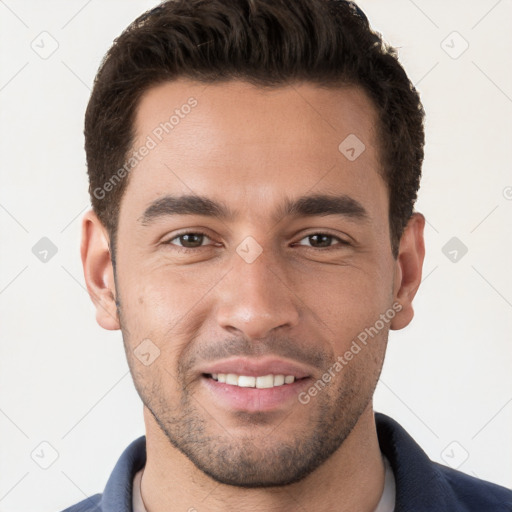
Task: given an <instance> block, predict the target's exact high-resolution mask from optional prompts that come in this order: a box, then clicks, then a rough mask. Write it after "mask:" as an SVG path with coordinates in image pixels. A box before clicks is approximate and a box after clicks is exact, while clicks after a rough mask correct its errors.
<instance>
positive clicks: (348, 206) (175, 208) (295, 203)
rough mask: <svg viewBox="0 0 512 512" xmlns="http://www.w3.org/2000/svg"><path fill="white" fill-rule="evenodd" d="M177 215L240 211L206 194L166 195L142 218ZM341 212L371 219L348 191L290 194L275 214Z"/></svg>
mask: <svg viewBox="0 0 512 512" xmlns="http://www.w3.org/2000/svg"><path fill="white" fill-rule="evenodd" d="M174 215H203V216H206V217H212V218H218V219H221V220H226V221H229V220H232V219H234V218H235V217H236V216H237V212H236V211H233V210H231V209H230V208H228V207H227V206H226V205H225V204H223V203H221V202H216V201H213V200H211V199H209V198H208V197H205V196H198V195H183V196H173V195H166V196H164V197H161V198H159V199H157V200H155V201H154V202H153V203H151V204H150V205H149V206H148V207H147V208H146V210H145V211H144V213H143V214H142V216H141V217H140V218H139V222H140V223H141V224H142V225H143V226H148V225H150V224H151V223H152V222H154V221H156V220H158V219H160V218H162V217H170V216H174ZM326 215H338V216H342V217H347V218H350V219H353V220H358V221H368V220H369V215H368V212H367V211H366V209H365V208H364V207H363V205H362V204H361V203H360V202H359V201H356V200H355V199H354V198H352V197H350V196H348V195H337V196H335V195H328V194H315V195H310V196H302V197H299V198H297V199H290V198H287V199H286V200H285V202H284V204H283V205H281V206H280V207H279V208H278V209H277V211H276V213H275V214H274V216H273V219H274V220H276V221H278V220H281V219H282V218H284V217H289V216H294V217H313V216H326Z"/></svg>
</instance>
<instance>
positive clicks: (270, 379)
mask: <svg viewBox="0 0 512 512" xmlns="http://www.w3.org/2000/svg"><path fill="white" fill-rule="evenodd" d="M212 379H214V380H216V381H218V382H225V383H226V384H230V385H231V386H239V387H241V388H258V389H267V388H274V387H276V386H283V385H284V384H293V383H294V382H295V377H294V376H293V375H281V374H279V375H273V374H269V375H260V376H259V377H253V376H250V375H236V374H235V373H212Z"/></svg>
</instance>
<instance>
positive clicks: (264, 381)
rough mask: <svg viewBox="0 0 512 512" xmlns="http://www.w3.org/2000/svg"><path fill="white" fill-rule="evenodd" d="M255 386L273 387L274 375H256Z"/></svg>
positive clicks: (259, 387)
mask: <svg viewBox="0 0 512 512" xmlns="http://www.w3.org/2000/svg"><path fill="white" fill-rule="evenodd" d="M256 387H257V388H258V389H265V388H273V387H274V376H273V375H264V376H263V377H256Z"/></svg>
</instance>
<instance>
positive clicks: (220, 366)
mask: <svg viewBox="0 0 512 512" xmlns="http://www.w3.org/2000/svg"><path fill="white" fill-rule="evenodd" d="M199 374H200V376H201V382H202V386H204V388H203V389H204V390H205V392H206V393H207V394H208V396H209V397H210V399H211V400H213V403H215V404H216V405H217V406H218V407H219V412H220V410H222V409H224V411H226V412H228V413H230V412H236V411H245V412H260V413H261V412H271V411H278V410H281V411H283V412H284V411H286V410H290V409H291V408H294V407H296V404H297V403H298V402H297V396H298V394H299V393H300V392H301V391H302V390H304V389H305V388H306V387H307V386H309V385H310V383H311V380H312V377H313V372H312V371H311V370H310V369H309V368H308V367H306V366H304V365H302V364H299V363H297V362H295V361H292V360H284V359H280V358H274V357H265V358H257V359H255V358H245V357H236V358H229V359H226V360H224V361H218V362H217V363H215V364H213V365H209V366H208V367H203V368H201V369H199Z"/></svg>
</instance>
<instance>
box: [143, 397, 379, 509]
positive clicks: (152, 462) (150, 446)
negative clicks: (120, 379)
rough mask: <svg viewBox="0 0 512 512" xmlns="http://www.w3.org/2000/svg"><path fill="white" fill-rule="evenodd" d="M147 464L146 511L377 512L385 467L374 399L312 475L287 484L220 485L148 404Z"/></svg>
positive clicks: (145, 417) (145, 418) (146, 412)
mask: <svg viewBox="0 0 512 512" xmlns="http://www.w3.org/2000/svg"><path fill="white" fill-rule="evenodd" d="M144 420H145V424H146V454H147V462H146V466H145V468H144V473H143V475H142V482H141V493H142V498H143V500H144V504H145V506H146V509H147V512H164V511H167V510H187V511H188V510H190V511H193V510H196V509H197V510H201V512H203V511H209V512H217V511H225V510H251V511H254V512H259V511H266V512H268V511H269V510H279V511H282V512H288V511H290V512H291V511H296V510H297V508H299V509H304V510H316V511H324V510H325V511H328V510H337V511H340V512H348V511H353V510H359V511H361V512H373V511H374V510H375V508H376V507H377V504H378V502H379V500H380V497H381V495H382V491H383V488H384V475H385V469H384V464H383V461H382V456H381V452H380V448H379V443H378V439H377V431H376V428H375V420H374V416H373V408H372V403H371V402H370V404H369V405H368V407H367V409H366V410H365V411H364V413H363V414H362V415H361V417H360V418H359V421H358V422H357V424H356V425H355V427H354V429H353V430H352V432H351V433H350V435H349V436H348V437H347V438H346V440H345V441H344V443H343V444H342V446H340V448H339V449H338V450H337V451H336V452H335V453H334V454H333V455H332V456H331V457H330V458H329V459H328V460H327V461H326V462H325V463H324V464H322V465H321V466H320V467H319V468H317V469H316V470H315V471H314V472H313V473H311V474H310V475H309V476H307V477H306V478H304V479H303V480H301V481H300V482H297V483H295V484H291V485H288V486H284V487H273V488H257V489H245V488H239V487H233V486H229V485H224V484H219V483H217V482H215V481H214V480H212V479H211V478H210V477H208V476H207V475H205V474H204V473H202V472H201V471H200V470H198V469H197V468H196V467H195V466H194V464H193V463H192V462H191V461H190V460H189V459H188V458H187V457H185V456H184V455H183V454H182V453H181V452H180V451H179V450H177V449H176V448H174V447H173V446H172V445H171V444H170V443H169V441H168V439H167V437H166V436H165V435H164V434H163V432H162V431H161V429H160V428H159V426H158V425H157V424H156V422H155V420H154V418H153V416H152V415H151V413H150V412H149V411H148V410H147V409H146V408H144Z"/></svg>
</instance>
